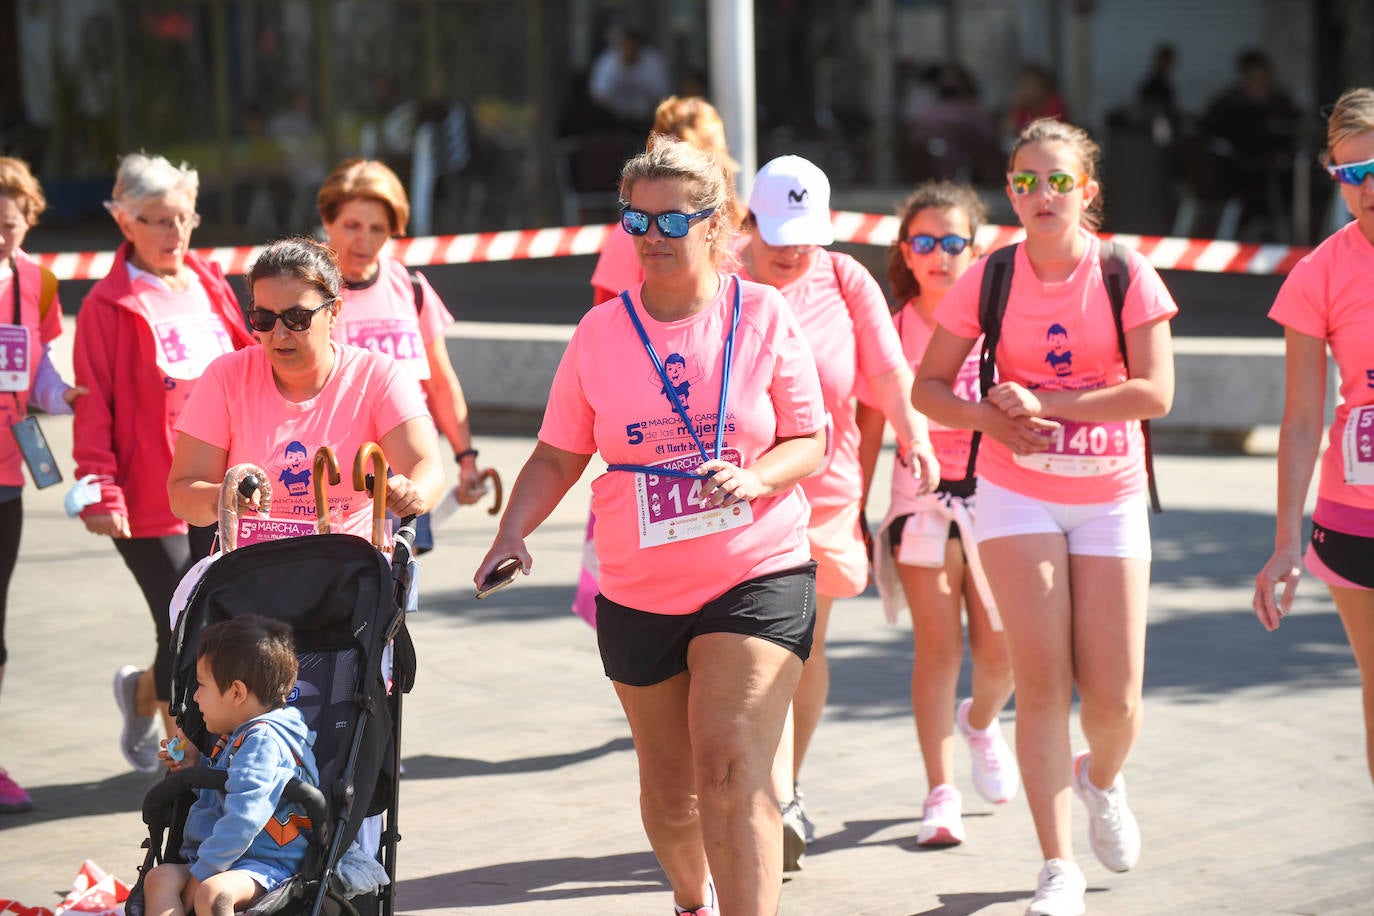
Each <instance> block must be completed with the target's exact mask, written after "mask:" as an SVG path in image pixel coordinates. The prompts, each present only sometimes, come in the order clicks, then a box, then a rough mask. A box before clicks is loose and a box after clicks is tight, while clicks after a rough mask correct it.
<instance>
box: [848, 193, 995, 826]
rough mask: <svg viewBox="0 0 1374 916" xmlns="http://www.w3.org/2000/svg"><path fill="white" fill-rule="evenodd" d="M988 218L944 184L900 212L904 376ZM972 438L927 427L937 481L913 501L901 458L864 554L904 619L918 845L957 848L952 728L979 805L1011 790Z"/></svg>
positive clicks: (869, 430) (897, 275)
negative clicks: (964, 749)
mask: <svg viewBox="0 0 1374 916" xmlns="http://www.w3.org/2000/svg"><path fill="white" fill-rule="evenodd" d="M986 213H987V211H986V208H985V207H984V206H983V202H982V200H980V199H979V197H978V194H977V192H976V191H974V190H973V189H972V188H970V187H968V186H967V185H960V184H953V183H950V182H945V181H939V182H935V181H932V182H926V183H925V184H923V185H921V186H920V187H918V188H917V189H916V190H915V191H914V192H913V193H912V194H911V196H910V197H908V198H907V199H906V200H905V201H904V202H903V203H902V206H901V207H900V208H899V209H898V214H897V215H898V220H899V226H900V228H899V230H898V234H897V239H896V241H894V242H893V243H892V245H891V247H890V249H889V251H888V268H887V277H888V284H889V286H890V287H891V288H892V293H893V295H894V296H896V297H897V299H898V301H901V302H903V303H904V304H903V306H902V308H901V309H900V310H899V311H898V312H897V314H896V315H894V316H893V320H894V323H895V324H896V326H897V333H898V335H899V336H900V337H901V339H902V352H903V353H904V354H905V355H906V358H907V361H908V362H909V363H910V364H911V367H912V369H915V368H917V367H918V366H919V365H920V363H921V357H922V354H924V353H925V350H926V344H927V343H929V341H930V337H931V334H932V333H933V332H934V329H935V311H936V309H938V308H939V307H940V303H941V302H943V301H944V299H945V295H946V293H948V292H949V290H950V288H951V287H952V286H953V285H954V284H955V282H956V281H957V280H958V279H959V278H960V277H961V276H963V275H964V273H965V272H966V271H967V270H968V269H969V267H970V266H971V265H972V264H973V261H974V257H975V255H976V254H977V250H976V248H975V246H974V243H973V239H974V236H975V235H976V234H977V232H978V227H979V226H980V225H981V224H982V222H983V220H984V218H985V216H986ZM957 385H958V392H959V395H960V396H961V397H963V398H966V399H968V400H971V401H976V400H977V399H978V355H977V354H976V353H970V354H969V356H968V358H967V359H966V360H965V361H964V365H963V366H962V367H961V368H960V370H959V375H958V380H957ZM868 400H869V398H868V396H867V395H866V393H865V392H863V391H861V392H860V401H861V403H860V406H859V415H858V422H859V429H860V431H861V432H862V434H863V441H864V442H865V443H873V444H874V445H876V444H877V443H879V442H881V441H882V430H883V423H884V421H883V415H882V413H881V412H879V411H878V410H877V409H876V408H875V407H873V406H870V405H869V404H868ZM972 438H973V434H972V433H971V432H970V431H969V430H966V429H947V428H944V427H941V426H939V425H938V424H935V423H931V424H930V439H931V443H932V445H933V446H934V448H935V455H936V457H937V458H938V459H939V461H940V484H939V486H937V487H936V488H935V492H934V493H928V494H925V495H920V494H919V493H918V492H917V481H916V480H915V479H913V477H912V475H911V467H910V459H909V458H908V457H907V456H906V454H905V453H904V452H902V451H898V453H897V460H896V461H895V462H894V463H893V466H892V485H891V501H890V505H889V508H888V510H887V515H886V517H885V518H884V519H883V523H882V524H881V525H880V526H879V527H878V533H877V535H876V536H875V538H874V545H873V578H874V580H875V581H876V583H877V585H878V594H879V595H880V596H881V598H882V601H883V610H884V611H885V612H886V613H887V618H888V620H889V621H892V622H895V621H896V619H897V613H898V612H899V611H900V610H901V606H902V605H903V604H905V605H906V606H907V610H908V611H909V612H910V614H911V635H912V639H913V642H914V645H915V658H914V662H913V664H912V666H911V708H912V713H913V714H914V716H915V719H916V738H917V743H918V744H919V745H920V749H921V759H922V761H923V762H924V764H925V771H926V782H927V795H926V798H925V803H924V805H923V806H922V814H921V828H920V831H919V833H918V834H917V836H916V843H917V845H920V846H933V847H941V846H956V845H958V844H959V843H962V842H963V841H964V826H963V796H962V795H961V794H960V792H959V790H958V788H956V786H955V782H954V732H955V727H956V724H957V727H958V731H959V734H961V735H962V736H963V737H964V739H965V740H966V741H967V742H968V745H969V756H970V758H971V759H972V761H973V785H974V788H976V789H977V790H978V794H979V795H981V796H982V797H983V799H984V800H986V801H989V802H992V803H993V804H1003V803H1005V802H1007V801H1009V800H1010V799H1011V798H1012V797H1013V796H1014V795H1015V794H1016V790H1017V787H1018V785H1019V779H1018V776H1017V769H1016V756H1015V755H1014V754H1013V753H1012V750H1011V748H1010V747H1009V746H1008V745H1007V742H1006V739H1004V738H1003V737H1002V731H1001V727H1000V726H999V725H998V722H997V716H998V714H999V713H1000V712H1001V711H1002V707H1003V706H1005V705H1006V702H1007V700H1008V699H1009V698H1010V697H1011V691H1012V679H1011V663H1010V661H1009V660H1008V658H1007V645H1006V640H1005V639H1004V638H1003V636H1002V624H1001V621H1000V619H999V618H998V617H997V612H996V609H995V605H994V603H993V601H992V595H991V593H990V591H989V589H988V584H987V577H986V576H985V575H984V574H983V568H982V563H981V561H980V555H979V553H978V545H977V544H976V543H975V541H974V539H973V518H974V490H975V489H976V487H977V482H978V481H977V478H976V477H974V476H973V475H970V474H969V473H968V471H969V455H970V452H971V450H972ZM961 604H962V605H963V608H965V609H966V610H967V614H968V644H969V654H970V656H971V657H972V660H973V677H972V684H973V689H972V695H971V696H969V697H967V698H966V699H964V700H963V702H961V703H959V704H958V708H957V711H956V708H955V699H956V696H957V694H956V689H957V686H958V683H959V669H960V667H961V666H962V665H963V660H964V626H963V617H964V614H963V612H962V611H961V608H960V605H961Z"/></svg>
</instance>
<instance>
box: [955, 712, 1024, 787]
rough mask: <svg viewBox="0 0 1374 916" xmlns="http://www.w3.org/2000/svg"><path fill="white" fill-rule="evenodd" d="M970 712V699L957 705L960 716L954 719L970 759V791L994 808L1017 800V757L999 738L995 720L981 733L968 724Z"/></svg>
mask: <svg viewBox="0 0 1374 916" xmlns="http://www.w3.org/2000/svg"><path fill="white" fill-rule="evenodd" d="M971 708H973V698H972V697H969V698H968V699H966V700H964V701H963V702H962V703H960V704H959V712H958V715H956V716H955V717H954V719H955V722H957V723H958V725H959V734H961V735H963V736H964V738H965V740H967V741H968V749H969V754H970V756H972V757H973V787H974V788H975V789H977V790H978V794H979V795H981V796H983V798H984V799H985V800H987V801H990V802H992V803H993V804H994V805H1001V804H1005V803H1007V802H1009V801H1011V800H1012V799H1013V798H1015V797H1016V790H1017V788H1019V787H1020V785H1021V771H1020V769H1018V768H1017V766H1016V754H1015V753H1013V752H1012V749H1011V747H1010V745H1008V744H1007V739H1006V738H1003V737H1002V726H1001V725H1000V724H998V722H997V720H996V719H993V720H992V724H991V725H989V726H988V727H987V728H985V729H982V730H981V731H980V730H978V729H976V728H974V727H973V726H972V725H969V724H968V712H969V710H970V709H971Z"/></svg>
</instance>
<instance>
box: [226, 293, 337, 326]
mask: <svg viewBox="0 0 1374 916" xmlns="http://www.w3.org/2000/svg"><path fill="white" fill-rule="evenodd" d="M338 301H339V300H338V299H337V298H334V299H329V300H327V301H326V302H325V303H324V305H321V306H320V307H319V308H314V309H308V308H305V307H304V306H300V305H296V306H292V307H291V308H289V309H287V310H286V311H284V312H269V311H268V310H267V309H260V308H251V309H249V310H248V323H249V324H250V325H252V327H253V330H255V331H262V332H264V333H265V332H267V331H270V330H272V329H273V328H275V327H276V326H277V319H278V318H280V319H281V323H282V324H284V325H286V329H287V330H288V331H308V330H310V322H312V321H314V320H315V315H316V314H318V313H319V312H322V311H324V310H325V309H327V308H329V307H330V306H331V305H333V304H334V303H335V302H338Z"/></svg>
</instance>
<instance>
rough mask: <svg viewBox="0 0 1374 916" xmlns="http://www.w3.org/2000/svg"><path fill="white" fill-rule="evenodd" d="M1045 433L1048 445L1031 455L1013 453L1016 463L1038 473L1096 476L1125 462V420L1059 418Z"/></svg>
mask: <svg viewBox="0 0 1374 916" xmlns="http://www.w3.org/2000/svg"><path fill="white" fill-rule="evenodd" d="M1059 424H1060V425H1059V428H1058V429H1057V430H1055V431H1054V432H1053V433H1052V434H1050V435H1049V437H1048V438H1049V440H1050V447H1049V448H1047V449H1046V450H1045V451H1043V452H1036V453H1035V454H1034V455H1015V456H1013V457H1015V459H1016V463H1017V464H1019V465H1021V466H1022V467H1025V468H1030V469H1031V470H1033V471H1039V472H1040V473H1042V474H1058V475H1059V476H1061V477H1098V476H1101V475H1103V474H1111V473H1113V472H1115V471H1119V470H1121V468H1123V467H1125V466H1126V460H1127V453H1128V451H1129V447H1130V437H1129V436H1127V434H1126V424H1125V423H1124V422H1117V423H1080V422H1078V421H1076V420H1060V421H1059Z"/></svg>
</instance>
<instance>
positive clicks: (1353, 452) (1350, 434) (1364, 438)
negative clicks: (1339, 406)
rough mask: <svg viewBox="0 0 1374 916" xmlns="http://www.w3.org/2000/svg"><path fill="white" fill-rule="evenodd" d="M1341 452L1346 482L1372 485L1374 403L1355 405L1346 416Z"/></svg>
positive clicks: (1373, 481)
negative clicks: (1361, 405) (1343, 459)
mask: <svg viewBox="0 0 1374 916" xmlns="http://www.w3.org/2000/svg"><path fill="white" fill-rule="evenodd" d="M1341 454H1342V457H1344V458H1345V482H1346V483H1348V484H1353V485H1354V486H1357V487H1367V486H1374V404H1366V405H1365V406H1364V407H1356V408H1354V409H1353V410H1351V411H1350V416H1348V417H1346V419H1345V434H1344V435H1343V436H1341Z"/></svg>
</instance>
